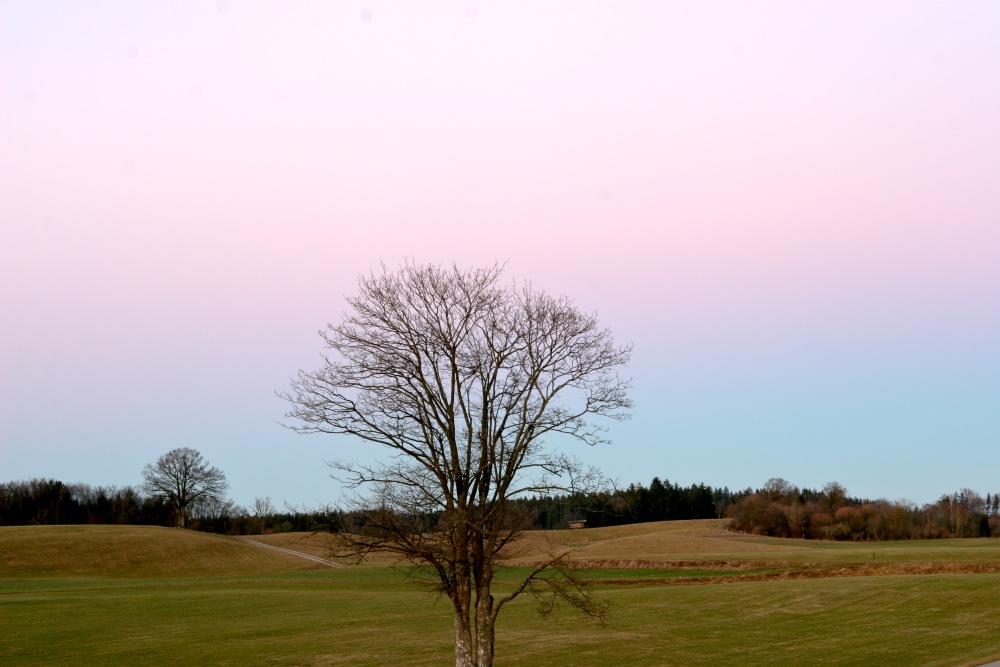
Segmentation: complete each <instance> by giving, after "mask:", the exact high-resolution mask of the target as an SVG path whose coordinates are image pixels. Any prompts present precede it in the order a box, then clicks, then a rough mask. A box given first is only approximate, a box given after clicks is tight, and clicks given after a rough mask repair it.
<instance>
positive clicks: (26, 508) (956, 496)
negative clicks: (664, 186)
mask: <svg viewBox="0 0 1000 667" xmlns="http://www.w3.org/2000/svg"><path fill="white" fill-rule="evenodd" d="M513 502H514V503H515V504H516V505H517V506H518V507H519V508H520V509H521V510H522V511H523V513H524V517H525V526H526V528H527V529H529V530H548V529H557V528H567V527H569V524H570V523H571V522H579V521H585V522H586V526H587V527H601V526H617V525H624V524H631V523H643V522H647V521H673V520H682V519H712V518H729V519H731V522H730V524H729V528H730V529H731V530H734V531H739V532H746V533H751V534H755V535H768V536H773V537H797V538H806V539H821V540H855V541H859V540H905V539H925V538H942V537H991V536H997V537H1000V494H989V493H988V494H987V495H986V497H985V498H984V497H983V496H981V495H980V494H978V493H976V492H975V491H972V490H970V489H962V490H960V491H958V492H955V493H952V494H946V495H943V496H941V497H940V499H938V500H937V502H934V503H929V504H926V505H923V506H920V507H918V506H917V505H915V504H912V503H908V502H900V501H896V502H890V501H886V500H864V499H860V498H854V497H852V496H850V495H849V494H848V492H847V490H846V489H845V488H844V487H843V486H841V485H840V484H838V483H836V482H831V483H829V484H827V485H826V486H824V487H823V488H822V489H821V490H813V489H799V488H798V487H796V486H794V485H792V484H790V483H789V482H787V481H785V480H783V479H780V478H773V479H770V480H768V481H767V483H766V484H765V485H764V486H763V487H762V488H760V489H750V488H747V489H744V490H742V491H735V492H733V491H730V490H729V489H728V488H726V487H722V488H713V487H711V486H706V485H704V484H697V485H691V486H681V485H679V484H673V483H671V482H670V481H668V480H662V481H661V480H660V479H659V478H658V477H654V478H653V480H652V482H650V484H649V486H643V485H641V484H632V485H630V486H628V487H627V488H623V489H614V490H611V491H607V492H604V493H595V494H576V495H565V496H554V497H535V498H522V499H517V500H515V501H513ZM174 511H175V510H174V509H173V507H172V506H171V505H170V503H169V502H168V501H167V500H166V499H164V498H161V497H158V496H155V495H148V494H145V493H143V492H142V491H141V490H139V489H137V488H135V487H131V486H125V487H94V486H90V485H88V484H66V483H63V482H60V481H57V480H51V479H33V480H28V481H17V482H7V483H0V526H23V525H54V524H138V525H162V526H169V525H173V523H174V516H173V512H174ZM190 519H191V520H190V522H189V527H190V528H192V529H195V530H202V531H208V532H215V533H223V534H230V535H247V534H260V533H269V532H270V533H274V532H291V531H314V530H323V531H332V532H345V531H347V532H360V531H364V530H365V523H366V521H365V513H364V512H363V511H344V510H340V509H335V508H320V509H306V508H301V509H300V508H285V510H284V511H279V510H277V509H276V508H274V507H272V506H271V504H270V501H269V500H267V502H261V500H260V499H258V502H257V503H256V504H255V507H251V508H246V507H241V506H239V505H236V504H235V503H233V502H231V501H220V500H213V501H211V502H206V503H199V504H196V505H194V506H192V507H191V508H190Z"/></svg>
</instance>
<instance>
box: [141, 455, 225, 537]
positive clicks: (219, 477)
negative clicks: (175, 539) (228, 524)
mask: <svg viewBox="0 0 1000 667" xmlns="http://www.w3.org/2000/svg"><path fill="white" fill-rule="evenodd" d="M142 478H143V480H144V484H143V488H144V489H145V490H146V492H147V493H150V494H152V495H158V496H163V497H165V498H167V499H168V500H169V501H170V503H171V504H172V505H173V506H174V509H175V514H176V518H177V527H178V528H183V527H184V526H185V523H186V520H187V514H188V511H189V509H188V508H189V507H191V506H192V505H194V504H196V503H199V504H203V505H206V506H213V507H214V506H215V505H217V504H218V503H219V502H221V501H222V496H223V494H224V493H225V492H226V489H228V488H229V485H228V484H227V483H226V476H225V475H224V474H223V473H222V471H221V470H219V469H218V468H213V467H210V466H209V465H208V461H205V460H204V458H202V455H201V452H199V451H198V450H196V449H191V448H190V447H181V448H179V449H172V450H170V451H169V452H167V453H166V454H164V455H163V456H161V457H160V458H158V459H156V463H147V464H146V467H145V468H143V469H142Z"/></svg>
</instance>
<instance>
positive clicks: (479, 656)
mask: <svg viewBox="0 0 1000 667" xmlns="http://www.w3.org/2000/svg"><path fill="white" fill-rule="evenodd" d="M493 621H494V617H493V596H492V595H490V592H489V588H487V589H486V590H485V591H482V590H480V591H477V597H476V667H493V643H494V639H495V634H494V630H493Z"/></svg>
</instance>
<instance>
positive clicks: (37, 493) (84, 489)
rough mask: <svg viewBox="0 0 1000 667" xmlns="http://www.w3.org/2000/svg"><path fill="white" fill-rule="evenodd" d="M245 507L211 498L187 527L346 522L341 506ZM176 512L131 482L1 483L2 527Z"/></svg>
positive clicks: (142, 521)
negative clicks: (263, 509) (333, 508)
mask: <svg viewBox="0 0 1000 667" xmlns="http://www.w3.org/2000/svg"><path fill="white" fill-rule="evenodd" d="M256 509H257V510H258V511H256V512H255V510H254V509H253V508H245V507H241V506H240V505H237V504H236V503H234V502H233V501H231V500H218V499H214V498H213V499H210V500H208V501H207V502H199V503H195V504H193V505H192V506H191V507H190V508H189V511H190V515H191V519H190V521H189V523H188V527H189V528H192V529H194V530H201V531H206V532H212V533H222V534H229V535H250V534H255V533H256V534H260V533H264V532H292V531H311V530H327V531H332V532H338V531H341V530H343V529H344V527H345V525H346V523H345V520H344V514H343V513H342V512H339V511H337V510H327V509H321V510H296V509H291V510H287V511H284V512H279V511H276V510H274V509H273V508H271V507H270V506H269V504H268V506H267V508H266V510H265V511H260V510H261V509H262V508H256ZM176 511H177V510H176V509H175V508H174V506H173V505H172V504H171V503H170V502H169V501H168V500H167V499H166V498H164V497H162V496H157V495H150V494H146V493H144V492H143V491H142V490H141V489H137V488H135V487H132V486H124V487H117V486H107V487H105V486H90V485H89V484H66V483H64V482H60V481H58V480H54V479H32V480H28V481H17V482H6V483H0V526H31V525H57V524H126V525H149V526H173V525H175V523H176V521H175V512H176Z"/></svg>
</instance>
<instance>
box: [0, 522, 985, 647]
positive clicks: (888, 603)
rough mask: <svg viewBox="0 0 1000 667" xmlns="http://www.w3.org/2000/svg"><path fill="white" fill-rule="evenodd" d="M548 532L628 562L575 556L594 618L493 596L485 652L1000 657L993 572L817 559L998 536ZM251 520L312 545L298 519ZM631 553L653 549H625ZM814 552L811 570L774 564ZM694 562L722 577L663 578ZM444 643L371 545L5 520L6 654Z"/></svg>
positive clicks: (673, 526)
mask: <svg viewBox="0 0 1000 667" xmlns="http://www.w3.org/2000/svg"><path fill="white" fill-rule="evenodd" d="M543 538H546V539H549V540H552V541H556V542H562V543H567V542H569V543H573V544H574V545H575V546H576V547H577V548H578V551H576V552H575V553H574V555H575V556H577V557H578V558H579V559H580V561H581V562H582V563H584V564H586V563H594V562H601V561H604V562H608V563H612V562H617V563H619V564H622V563H626V564H628V565H630V566H629V567H606V568H599V569H592V570H585V572H586V576H587V578H588V579H590V580H592V581H594V582H595V588H596V591H597V594H598V595H599V596H600V597H601V599H602V600H604V601H606V602H608V603H609V604H610V605H611V607H612V613H611V618H610V621H609V622H608V624H607V625H606V626H604V627H600V626H597V625H594V624H593V623H590V622H587V621H585V620H583V619H581V618H580V617H579V616H577V615H575V614H574V613H573V612H572V611H570V610H568V609H567V610H562V611H560V612H557V613H556V614H555V615H554V616H552V617H549V618H540V617H539V616H538V614H537V612H536V610H535V608H534V606H533V605H532V603H531V601H530V600H527V599H525V600H523V601H519V602H518V603H515V604H513V605H511V606H510V607H508V608H507V609H505V611H504V614H503V615H501V618H500V622H499V628H498V646H497V664H498V665H512V666H513V665H518V666H527V665H622V664H629V665H715V666H718V665H796V666H802V665H908V666H909V665H946V666H952V667H957V666H959V665H975V664H979V663H981V662H985V661H987V660H990V659H998V658H1000V573H996V572H985V573H983V572H980V573H976V572H970V573H958V574H955V573H943V574H918V575H913V574H910V575H893V574H883V575H881V576H825V575H826V574H829V573H831V572H832V570H830V569H829V567H828V566H829V564H830V563H833V564H834V565H837V566H839V565H864V564H867V563H870V562H871V560H872V554H873V553H874V554H875V560H876V563H879V562H886V563H906V564H928V563H939V564H940V563H961V564H965V565H966V566H969V567H970V568H971V569H974V566H975V565H976V564H977V563H980V564H987V565H989V564H993V565H995V564H998V563H1000V540H952V541H937V542H903V543H885V544H871V543H869V544H861V545H854V544H835V543H806V542H803V541H800V540H770V539H762V538H754V537H750V536H739V535H732V534H729V533H727V532H725V531H723V530H721V529H720V528H719V526H718V524H717V523H713V522H678V523H661V524H644V525H643V526H627V527H622V528H620V529H599V530H597V529H595V530H593V531H574V532H570V531H565V532H559V531H556V532H554V533H552V534H549V535H547V536H543V535H541V534H538V535H534V534H533V535H529V536H528V540H526V541H527V542H528V543H529V544H528V546H529V547H530V546H531V545H532V544H535V545H536V546H537V544H540V541H541V540H542V539H543ZM262 540H266V541H270V542H274V543H278V544H282V545H286V546H290V547H291V548H295V546H299V547H303V548H301V550H303V551H306V550H308V549H307V548H305V547H308V548H309V549H313V550H315V551H316V552H319V551H321V546H322V545H321V538H319V537H310V536H301V535H299V536H295V535H273V536H266V537H265V538H262ZM521 560H524V561H527V560H530V554H527V553H526V554H525V555H523V556H521ZM640 560H645V561H652V565H653V567H648V568H643V569H635V566H637V565H641V564H642V563H639V562H638V561H640ZM737 561H738V562H740V563H743V564H747V563H749V564H751V565H752V564H754V563H766V564H767V565H768V567H767V568H765V570H766V572H765V573H766V574H770V575H773V576H777V577H778V578H773V579H764V580H752V577H753V576H755V575H757V574H760V573H761V571H762V570H761V569H759V568H754V567H744V569H743V570H739V571H730V570H726V569H724V568H725V567H728V566H731V565H732V564H733V563H735V562H737ZM699 562H700V563H702V564H703V565H704V567H701V568H699V567H698V565H697V564H698V563H699ZM678 563H680V565H676V566H674V565H671V564H678ZM647 564H648V563H647ZM726 564H728V565H726ZM813 567H815V568H817V573H818V574H820V575H824V576H818V577H817V578H802V579H798V578H786V577H785V576H784V574H785V573H789V572H800V571H803V570H808V569H810V568H813ZM887 571H888V570H887ZM518 572H519V568H514V569H512V570H511V571H510V572H509V573H508V574H506V575H502V576H501V579H502V580H507V579H512V578H513V576H514V575H516V574H518ZM740 575H746V576H747V577H748V578H747V579H741V578H740ZM691 576H697V577H701V579H700V580H701V581H713V580H718V581H723V583H701V584H689V585H677V584H676V581H677V578H678V577H691ZM671 582H674V583H671ZM503 585H504V584H502V583H501V586H503ZM452 661H453V658H452V638H451V616H450V608H449V603H448V601H447V600H445V599H439V598H436V597H435V596H434V595H433V594H432V593H430V592H429V591H428V590H427V588H426V587H425V585H424V584H423V583H422V582H421V581H420V579H419V578H418V577H411V576H408V575H407V573H406V572H404V571H402V570H399V569H396V568H393V567H390V566H387V565H384V564H376V565H362V566H358V567H352V568H349V569H339V570H333V569H326V568H317V567H316V566H315V564H312V563H310V562H308V561H304V560H300V559H296V558H294V557H292V556H288V555H285V554H280V553H276V552H271V551H269V550H264V549H260V548H257V547H253V546H250V545H245V544H242V543H240V542H237V541H235V540H233V539H230V538H224V537H220V536H214V535H204V534H199V533H193V532H191V531H180V530H174V529H163V528H140V527H118V526H93V527H83V526H62V527H24V528H20V527H18V528H9V527H8V528H0V664H3V665H62V664H65V665H69V664H73V665H80V664H85V665H86V664H135V663H142V664H152V665H157V664H162V665H172V666H175V665H179V664H181V665H186V664H192V665H194V664H197V665H228V664H233V665H241V666H245V665H378V666H384V665H442V664H449V663H451V662H452Z"/></svg>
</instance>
